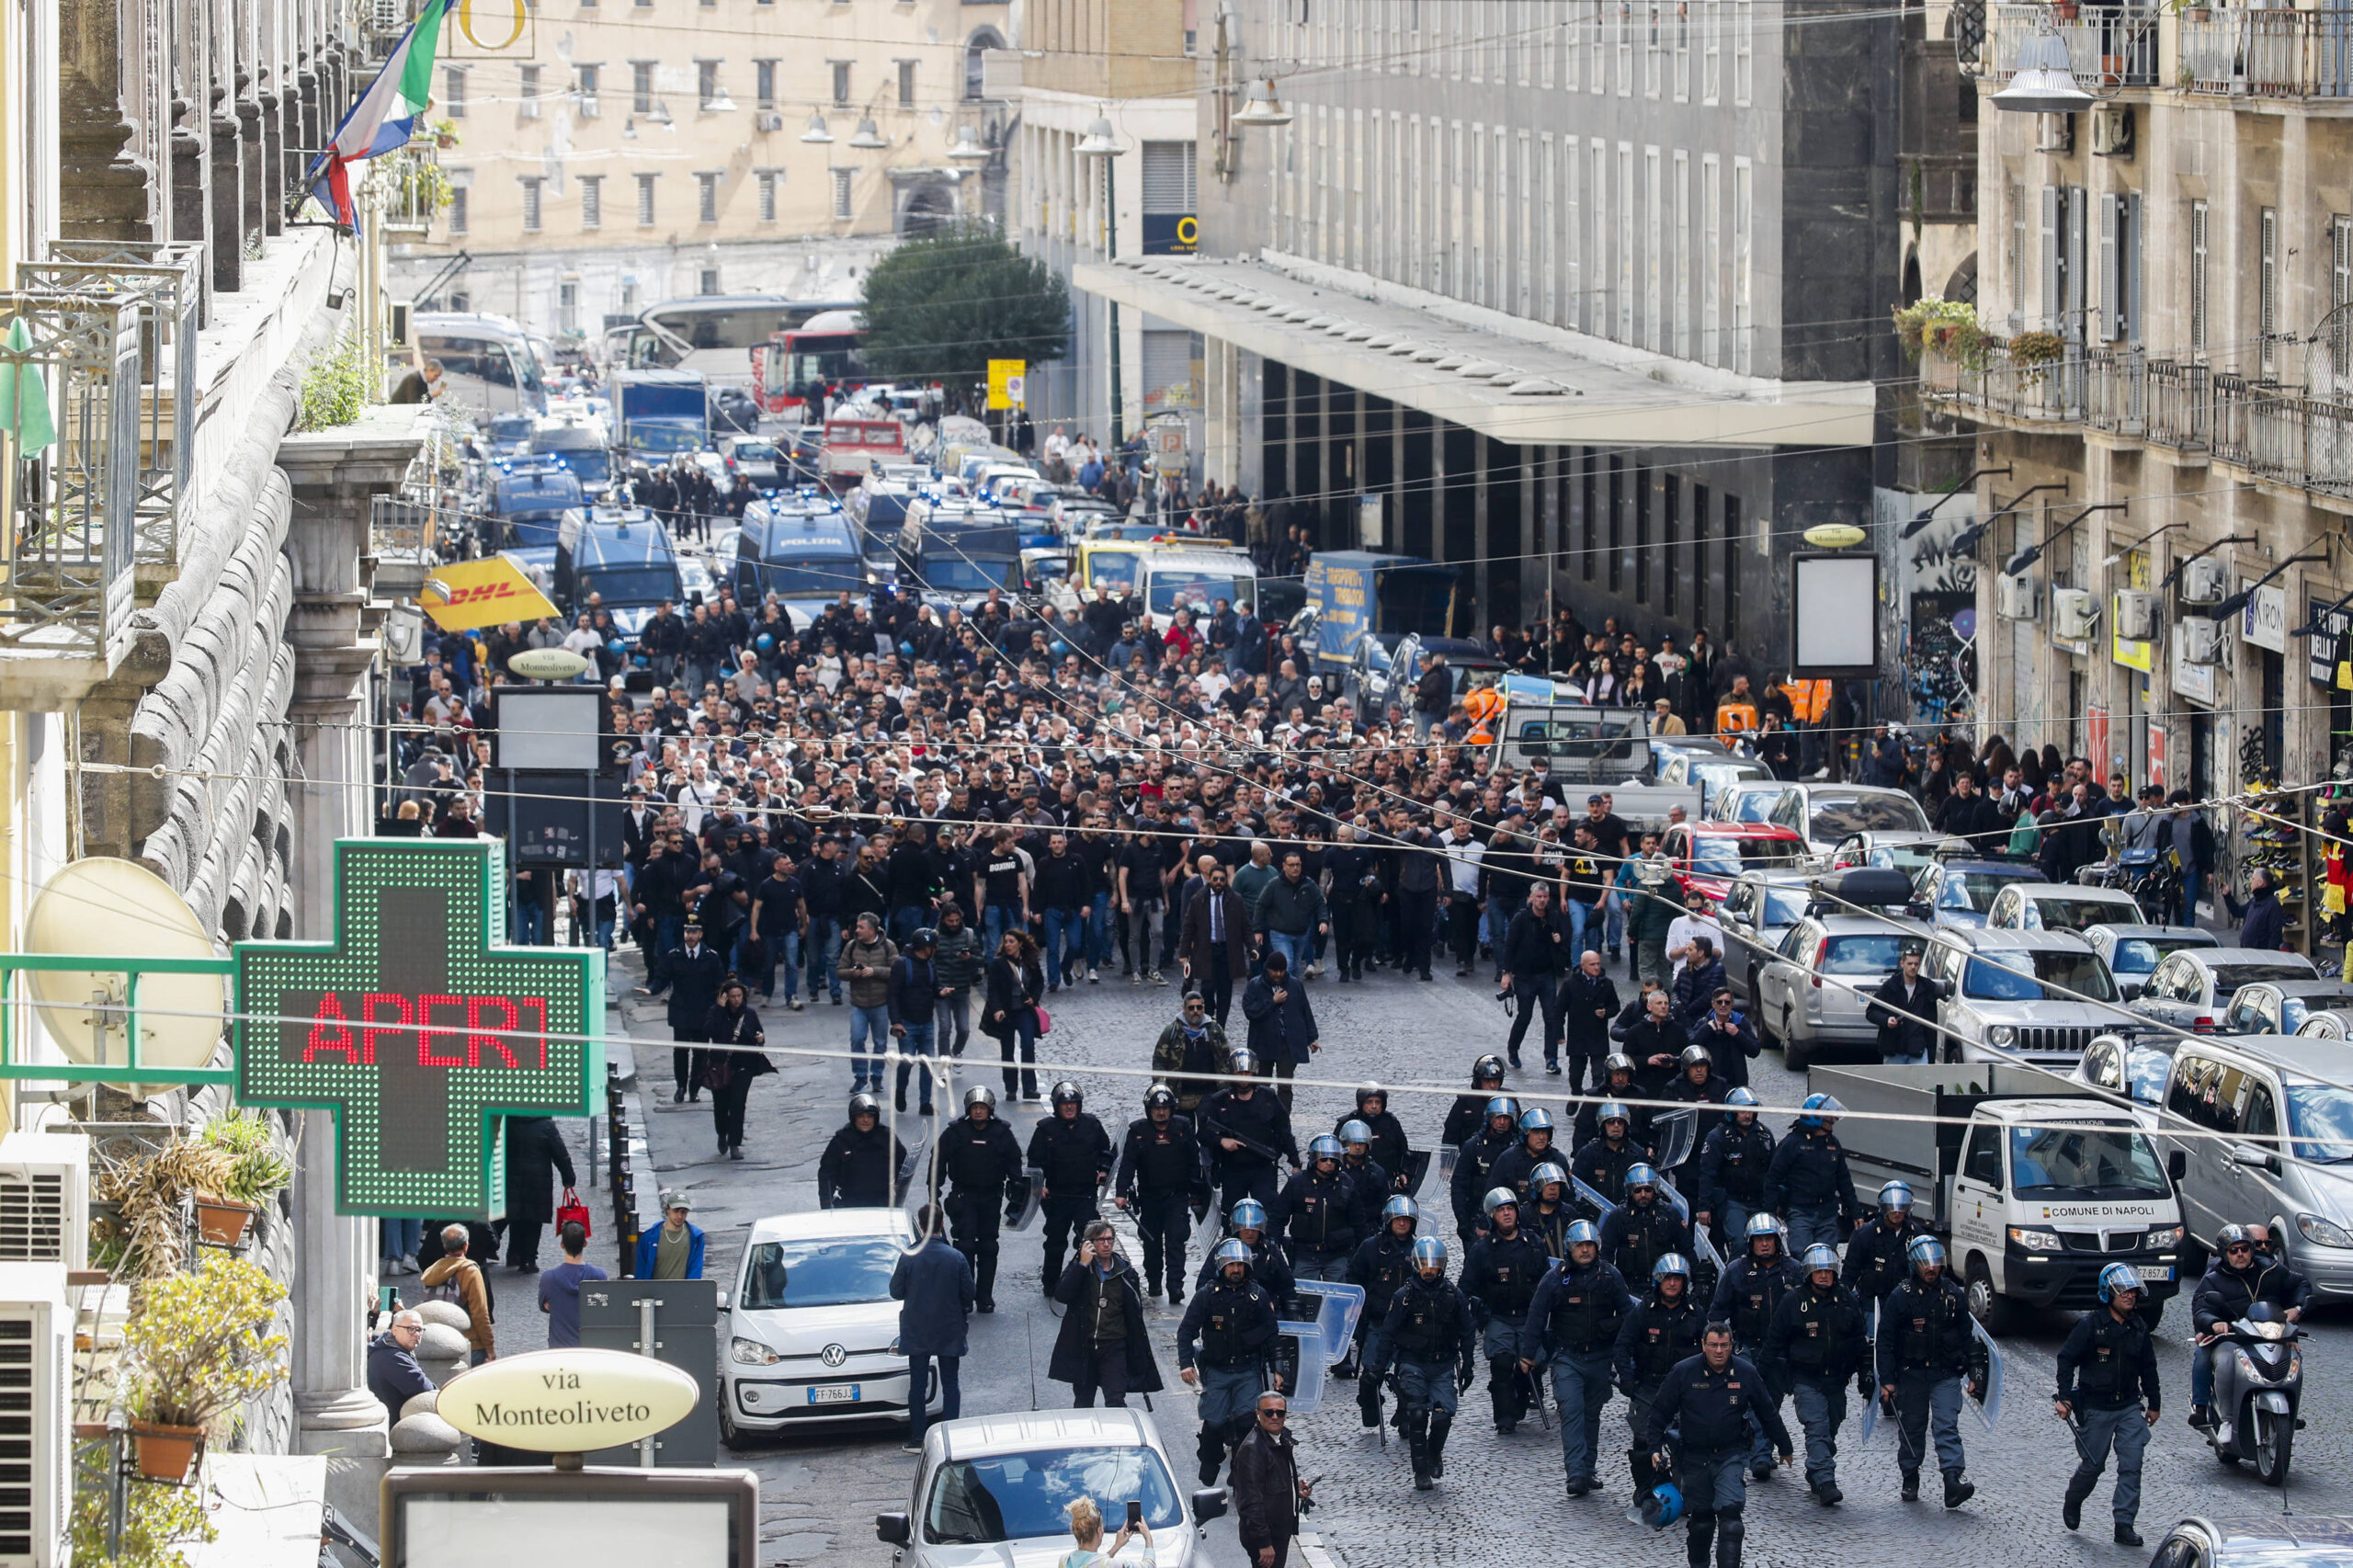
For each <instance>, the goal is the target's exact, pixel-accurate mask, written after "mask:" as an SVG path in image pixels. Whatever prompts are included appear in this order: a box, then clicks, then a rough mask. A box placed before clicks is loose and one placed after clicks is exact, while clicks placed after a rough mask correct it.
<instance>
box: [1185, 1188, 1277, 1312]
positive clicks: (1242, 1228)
mask: <svg viewBox="0 0 2353 1568" xmlns="http://www.w3.org/2000/svg"><path fill="white" fill-rule="evenodd" d="M1225 1233H1226V1236H1227V1239H1229V1240H1232V1241H1237V1242H1240V1243H1241V1244H1242V1247H1243V1250H1244V1251H1245V1253H1247V1254H1248V1255H1249V1256H1248V1259H1247V1261H1248V1263H1249V1265H1250V1278H1253V1279H1255V1280H1256V1281H1257V1282H1258V1287H1259V1289H1261V1290H1265V1291H1266V1292H1267V1298H1268V1299H1269V1300H1270V1301H1273V1302H1274V1303H1275V1310H1276V1311H1277V1312H1280V1311H1282V1310H1283V1308H1284V1307H1285V1306H1286V1305H1287V1304H1288V1303H1289V1302H1290V1298H1291V1286H1292V1283H1293V1281H1292V1278H1291V1272H1290V1258H1288V1257H1286V1256H1283V1249H1282V1248H1281V1247H1279V1246H1278V1245H1276V1244H1275V1239H1274V1237H1273V1236H1272V1235H1270V1234H1268V1233H1267V1210H1266V1209H1265V1207H1264V1206H1263V1205H1261V1204H1260V1203H1259V1202H1258V1200H1257V1199H1255V1198H1245V1199H1243V1200H1242V1201H1241V1202H1239V1203H1237V1204H1235V1205H1234V1206H1233V1213H1232V1214H1231V1215H1229V1216H1228V1217H1227V1219H1226V1222H1225ZM1220 1267H1222V1265H1220V1264H1219V1262H1218V1260H1217V1254H1216V1252H1215V1251H1214V1250H1212V1251H1211V1254H1210V1256H1208V1257H1207V1258H1204V1259H1203V1260H1202V1262H1201V1276H1200V1278H1199V1279H1197V1280H1195V1281H1194V1289H1196V1290H1199V1289H1200V1288H1201V1287H1202V1286H1205V1285H1207V1284H1209V1283H1210V1281H1211V1279H1213V1278H1216V1276H1217V1272H1218V1270H1219V1268H1220Z"/></svg>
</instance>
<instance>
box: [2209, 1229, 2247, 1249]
mask: <svg viewBox="0 0 2353 1568" xmlns="http://www.w3.org/2000/svg"><path fill="white" fill-rule="evenodd" d="M2254 1245H2255V1233H2254V1232H2252V1231H2250V1230H2248V1229H2247V1228H2246V1227H2245V1225H2225V1226H2223V1227H2222V1232H2221V1233H2220V1234H2218V1235H2216V1236H2215V1238H2214V1250H2215V1251H2216V1252H2220V1253H2228V1252H2229V1251H2230V1250H2231V1249H2232V1248H2233V1247H2235V1246H2244V1247H2249V1248H2252V1247H2253V1246H2254Z"/></svg>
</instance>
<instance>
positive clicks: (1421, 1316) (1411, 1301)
mask: <svg viewBox="0 0 2353 1568" xmlns="http://www.w3.org/2000/svg"><path fill="white" fill-rule="evenodd" d="M1478 1345H1479V1342H1478V1336H1477V1335H1476V1334H1475V1333H1474V1332H1473V1331H1472V1326H1471V1302H1470V1301H1469V1299H1468V1298H1466V1297H1465V1296H1464V1295H1463V1294H1462V1291H1461V1288H1460V1287H1459V1286H1457V1285H1456V1284H1455V1283H1454V1281H1453V1280H1451V1279H1449V1278H1447V1277H1446V1244H1445V1243H1444V1242H1442V1241H1440V1240H1438V1238H1437V1237H1436V1236H1424V1237H1422V1238H1421V1239H1420V1240H1419V1241H1416V1242H1415V1244H1414V1277H1413V1278H1410V1279H1408V1280H1406V1281H1405V1283H1404V1284H1403V1285H1401V1286H1399V1287H1398V1289H1397V1293H1396V1294H1395V1295H1394V1296H1392V1297H1391V1298H1390V1300H1389V1315H1388V1316H1387V1317H1385V1318H1383V1319H1382V1320H1381V1339H1380V1343H1379V1345H1378V1347H1377V1351H1372V1352H1368V1354H1367V1356H1366V1358H1365V1370H1366V1371H1367V1372H1368V1373H1379V1372H1381V1371H1384V1370H1386V1369H1388V1367H1389V1365H1390V1364H1391V1363H1392V1362H1394V1363H1395V1365H1396V1368H1397V1391H1398V1393H1399V1394H1400V1395H1401V1396H1402V1398H1403V1401H1404V1410H1403V1412H1402V1413H1401V1418H1400V1420H1399V1423H1398V1425H1399V1426H1402V1427H1403V1428H1404V1433H1405V1443H1406V1447H1407V1449H1409V1450H1410V1451H1411V1453H1412V1455H1413V1460H1414V1490H1415V1491H1416V1492H1427V1491H1428V1490H1429V1489H1430V1483H1432V1482H1434V1481H1437V1480H1439V1479H1441V1478H1442V1477H1443V1476H1444V1475H1445V1474H1446V1438H1447V1434H1448V1433H1449V1432H1450V1431H1451V1430H1453V1427H1454V1412H1455V1408H1456V1403H1457V1401H1458V1400H1459V1399H1460V1397H1461V1391H1462V1390H1464V1389H1467V1388H1469V1387H1470V1386H1471V1378H1472V1370H1471V1369H1472V1360H1473V1358H1475V1357H1476V1356H1477V1354H1478Z"/></svg>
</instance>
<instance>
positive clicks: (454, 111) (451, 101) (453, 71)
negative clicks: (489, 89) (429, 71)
mask: <svg viewBox="0 0 2353 1568" xmlns="http://www.w3.org/2000/svg"><path fill="white" fill-rule="evenodd" d="M441 82H442V86H441V112H442V113H444V114H446V115H448V116H449V118H450V119H465V118H466V72H465V67H463V66H461V65H452V66H450V67H449V68H448V69H447V70H445V71H443V72H442V73H441Z"/></svg>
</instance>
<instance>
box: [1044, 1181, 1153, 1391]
mask: <svg viewBox="0 0 2353 1568" xmlns="http://www.w3.org/2000/svg"><path fill="white" fill-rule="evenodd" d="M1047 1294H1049V1295H1050V1296H1051V1297H1052V1298H1053V1299H1054V1300H1055V1301H1059V1302H1061V1303H1062V1305H1063V1323H1062V1328H1061V1329H1060V1330H1059V1331H1058V1332H1057V1333H1056V1335H1054V1350H1053V1355H1052V1356H1051V1358H1049V1359H1048V1360H1047V1363H1046V1376H1047V1377H1048V1378H1050V1379H1051V1380H1052V1381H1055V1382H1058V1383H1068V1384H1070V1385H1071V1395H1072V1397H1071V1403H1072V1405H1073V1406H1074V1407H1075V1408H1077V1409H1080V1410H1086V1409H1088V1408H1090V1407H1092V1406H1093V1405H1094V1403H1095V1396H1096V1394H1097V1392H1098V1391H1099V1392H1101V1394H1102V1396H1103V1407H1104V1408H1105V1409H1106V1410H1124V1409H1126V1408H1127V1403H1128V1395H1129V1394H1131V1393H1157V1392H1159V1391H1160V1363H1159V1362H1158V1360H1156V1359H1155V1358H1154V1356H1153V1353H1152V1336H1151V1334H1150V1332H1149V1331H1148V1330H1147V1329H1146V1327H1145V1325H1144V1320H1143V1287H1142V1284H1141V1282H1140V1281H1139V1280H1138V1278H1137V1277H1136V1271H1135V1268H1134V1267H1133V1266H1131V1264H1130V1263H1129V1262H1128V1260H1127V1259H1126V1258H1125V1257H1123V1256H1120V1241H1119V1235H1118V1233H1116V1232H1114V1231H1113V1230H1112V1229H1111V1223H1110V1221H1108V1220H1094V1221H1088V1223H1087V1225H1086V1237H1085V1239H1084V1243H1083V1244H1082V1245H1081V1246H1080V1248H1079V1251H1078V1256H1074V1257H1073V1258H1072V1259H1071V1260H1070V1266H1069V1267H1066V1268H1064V1269H1063V1270H1062V1271H1061V1275H1060V1278H1058V1279H1057V1280H1056V1282H1055V1283H1054V1284H1053V1286H1052V1287H1051V1289H1050V1290H1048V1292H1047Z"/></svg>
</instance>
